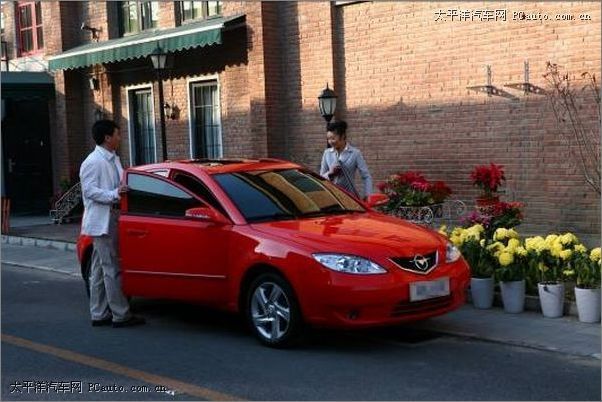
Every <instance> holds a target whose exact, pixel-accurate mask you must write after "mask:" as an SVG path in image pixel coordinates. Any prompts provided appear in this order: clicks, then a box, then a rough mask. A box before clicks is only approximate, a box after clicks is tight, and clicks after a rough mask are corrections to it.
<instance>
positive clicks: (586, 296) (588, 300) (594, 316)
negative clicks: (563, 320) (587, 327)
mask: <svg viewBox="0 0 602 402" xmlns="http://www.w3.org/2000/svg"><path fill="white" fill-rule="evenodd" d="M575 300H576V301H577V313H578V314H579V321H581V322H600V288H597V289H582V288H578V287H575Z"/></svg>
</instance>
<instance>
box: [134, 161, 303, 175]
mask: <svg viewBox="0 0 602 402" xmlns="http://www.w3.org/2000/svg"><path fill="white" fill-rule="evenodd" d="M298 168H301V166H300V165H298V164H296V163H293V162H289V161H285V160H281V159H273V158H262V159H242V158H241V159H236V158H218V159H185V160H176V161H165V162H161V163H154V164H150V165H140V166H134V167H131V168H130V169H132V170H138V171H145V172H149V171H151V172H155V171H160V170H170V169H179V170H183V171H187V172H190V173H194V172H195V171H198V170H199V169H200V170H203V171H205V172H206V173H207V174H211V175H213V174H219V173H232V172H245V171H252V170H278V169H298Z"/></svg>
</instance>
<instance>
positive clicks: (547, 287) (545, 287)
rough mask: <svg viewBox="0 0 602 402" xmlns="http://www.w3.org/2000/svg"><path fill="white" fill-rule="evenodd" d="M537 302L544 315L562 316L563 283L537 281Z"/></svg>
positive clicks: (548, 316) (549, 316) (550, 316)
mask: <svg viewBox="0 0 602 402" xmlns="http://www.w3.org/2000/svg"><path fill="white" fill-rule="evenodd" d="M537 290H538V292H539V304H540V305H541V312H542V313H543V316H544V317H547V318H558V317H562V314H563V312H564V311H563V310H564V283H553V284H544V283H538V284H537Z"/></svg>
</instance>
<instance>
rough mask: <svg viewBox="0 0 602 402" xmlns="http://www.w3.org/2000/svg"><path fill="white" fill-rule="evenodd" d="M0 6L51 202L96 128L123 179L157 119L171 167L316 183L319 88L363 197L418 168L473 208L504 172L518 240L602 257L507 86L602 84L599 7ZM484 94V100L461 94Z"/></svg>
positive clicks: (566, 174) (582, 191)
mask: <svg viewBox="0 0 602 402" xmlns="http://www.w3.org/2000/svg"><path fill="white" fill-rule="evenodd" d="M2 7H3V9H2V13H3V16H4V18H3V20H4V28H3V38H4V39H3V40H4V41H5V42H6V43H7V46H6V53H7V55H8V59H9V60H8V65H9V69H10V66H13V68H14V69H16V68H17V66H21V68H22V66H26V65H28V64H29V65H42V66H45V67H44V69H47V70H49V71H50V73H51V75H52V76H53V78H54V89H55V94H54V99H52V101H51V102H50V103H49V107H50V121H51V124H50V141H51V151H50V152H51V161H52V163H51V165H52V183H53V186H54V189H55V191H56V190H57V189H58V188H59V185H60V183H61V181H65V180H66V181H69V180H75V179H76V178H75V177H73V176H74V175H76V173H77V170H78V168H79V164H80V163H81V161H82V160H83V158H84V157H85V156H86V155H87V153H88V152H89V151H90V149H91V148H92V146H93V143H92V140H91V135H90V127H91V125H92V123H93V122H94V121H95V119H97V118H99V117H101V116H106V117H109V118H113V119H115V120H116V121H117V122H118V123H119V124H120V126H121V127H122V131H123V138H124V140H123V141H124V143H123V144H122V149H121V157H122V160H123V161H124V163H125V164H126V165H136V164H141V163H150V162H154V161H159V160H162V155H163V146H162V139H163V138H162V134H161V131H162V130H161V121H160V113H159V110H160V109H161V108H162V109H163V110H164V112H165V115H166V120H165V131H164V132H165V139H166V144H167V147H166V148H167V149H166V153H167V157H168V158H169V159H179V158H200V157H220V156H226V157H235V156H243V157H266V156H270V157H281V158H286V159H291V160H293V161H296V162H300V163H303V164H305V165H307V166H308V167H310V168H312V169H317V168H318V166H319V162H320V158H321V155H322V152H323V149H324V146H325V130H324V120H323V119H322V118H321V116H320V114H319V112H318V100H317V96H318V94H319V93H320V91H321V90H322V89H323V88H324V87H325V86H326V84H327V83H329V84H330V86H331V87H333V88H334V89H335V91H336V93H337V95H338V106H337V112H336V118H338V119H345V120H346V121H347V122H348V124H349V130H348V136H349V140H350V142H351V143H352V144H353V145H355V146H358V147H359V148H360V149H361V150H362V152H363V153H364V156H365V158H366V160H367V162H368V165H369V167H370V169H371V172H372V175H373V176H374V178H375V182H378V181H382V180H384V179H386V178H387V177H388V176H389V175H390V174H392V173H394V172H397V171H400V170H404V171H405V170H419V171H422V172H423V173H424V174H425V175H426V176H427V177H428V178H430V179H433V180H444V181H446V182H447V183H448V184H449V185H450V187H451V188H452V189H453V191H454V195H455V196H456V197H458V198H460V199H463V200H467V201H469V202H470V200H473V199H474V198H475V197H476V195H477V190H476V189H475V188H473V187H472V186H471V184H470V180H469V174H470V171H471V170H472V168H473V167H474V166H475V165H478V164H488V163H489V162H495V163H498V164H502V165H504V167H505V170H506V177H507V185H506V194H505V197H506V199H508V200H516V201H521V202H524V203H525V223H524V226H523V231H526V232H528V233H543V232H550V231H566V230H571V231H575V232H577V233H579V234H580V235H581V236H582V237H584V238H586V239H590V240H592V241H594V242H598V241H599V237H600V196H599V194H597V193H595V192H593V191H591V190H590V189H589V187H588V186H587V184H586V183H585V180H584V179H583V174H582V172H581V171H580V166H579V161H578V160H576V159H575V158H574V157H573V156H572V155H573V154H571V152H570V151H571V148H570V146H569V145H567V143H566V142H565V140H564V136H563V135H562V132H563V130H566V129H565V128H564V127H563V126H562V125H560V124H559V123H558V122H557V120H556V118H555V115H554V113H553V111H552V110H551V108H550V102H549V99H548V98H547V97H546V96H545V95H542V94H541V93H537V92H536V91H535V92H526V91H522V90H517V89H516V88H515V87H512V84H516V83H521V84H523V83H525V82H528V83H529V84H531V85H532V86H533V87H534V88H541V89H545V88H546V87H547V85H548V84H547V82H546V80H545V79H544V78H543V75H544V74H545V73H546V71H547V70H546V66H547V62H550V63H555V64H557V65H559V66H560V67H561V68H562V70H563V71H566V73H567V74H569V75H571V76H572V77H576V80H577V81H576V82H577V83H579V82H580V81H579V79H580V77H581V73H582V72H585V71H587V72H590V73H592V74H595V75H596V77H600V69H601V67H600V66H601V64H600V46H601V32H600V4H599V2H566V3H565V2H537V3H532V2H523V3H517V2H505V3H504V2H499V3H498V2H488V3H486V4H485V3H465V2H459V3H458V4H452V3H448V2H442V3H437V2H435V3H433V2H413V3H412V2H405V1H404V2H377V1H375V2H229V1H228V2H215V1H208V2H201V1H198V2H190V1H184V2H182V1H175V2H135V1H125V2H96V1H95V2H92V1H90V2H41V3H40V2H12V3H8V2H5V3H3V5H2ZM23 7H29V9H30V11H29V14H27V11H24V8H23ZM27 15H29V16H30V17H29V19H28V18H27ZM21 19H22V20H23V22H22V23H21V22H19V21H20V20H21ZM156 47H160V48H161V49H162V50H163V51H164V52H165V53H167V54H168V56H169V58H168V66H167V68H166V69H165V70H164V71H163V72H162V73H161V76H160V77H161V78H160V79H161V82H162V87H163V93H164V101H163V104H161V103H160V102H159V99H158V98H159V90H160V88H159V84H158V82H159V79H158V75H157V72H156V71H155V70H154V69H153V65H152V63H151V60H150V54H151V53H152V52H153V51H154V49H155V48H156ZM46 66H47V67H46ZM486 66H489V70H487V68H486ZM488 71H489V74H488ZM487 85H489V87H490V88H491V87H493V88H495V89H496V91H494V93H491V91H490V93H489V94H488V93H486V92H479V91H478V90H473V89H469V87H481V88H484V87H486V86H487ZM508 85H509V86H508ZM597 108H598V106H596V105H595V102H594V103H593V104H588V103H587V102H586V103H584V107H583V121H584V123H585V124H586V125H588V127H591V129H592V130H597V131H596V132H599V130H600V120H599V114H598V113H597V111H598V109H597ZM597 138H598V142H597V143H594V144H592V146H593V147H594V148H595V149H596V150H597V152H599V136H598V137H597Z"/></svg>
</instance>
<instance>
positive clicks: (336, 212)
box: [299, 205, 363, 218]
mask: <svg viewBox="0 0 602 402" xmlns="http://www.w3.org/2000/svg"><path fill="white" fill-rule="evenodd" d="M332 207H333V205H331V206H329V207H326V208H322V209H321V210H319V211H312V212H306V213H304V214H301V215H299V216H301V217H303V218H306V217H316V216H326V215H342V214H350V213H358V212H363V211H358V210H356V209H345V208H340V207H339V206H338V205H337V206H336V207H339V209H334V208H332Z"/></svg>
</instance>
